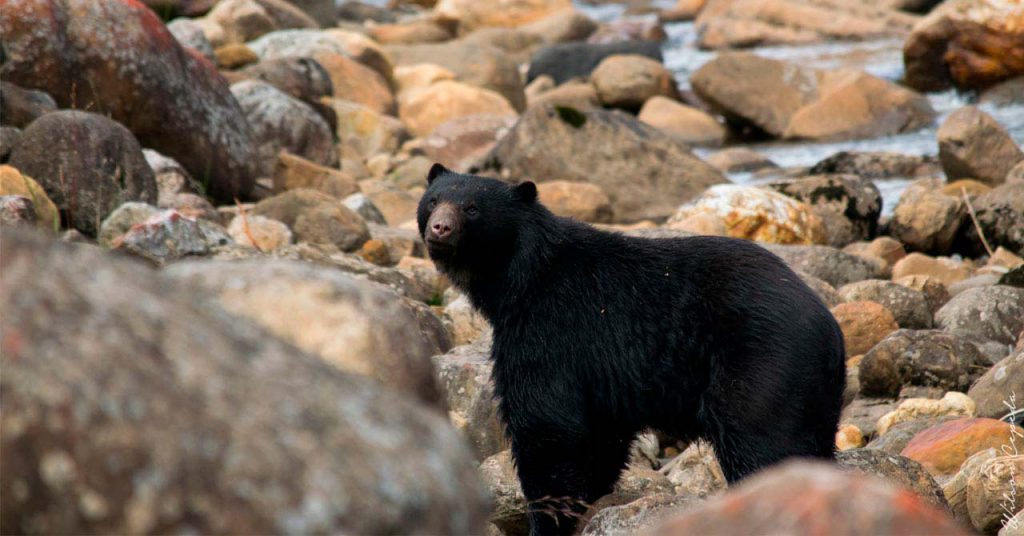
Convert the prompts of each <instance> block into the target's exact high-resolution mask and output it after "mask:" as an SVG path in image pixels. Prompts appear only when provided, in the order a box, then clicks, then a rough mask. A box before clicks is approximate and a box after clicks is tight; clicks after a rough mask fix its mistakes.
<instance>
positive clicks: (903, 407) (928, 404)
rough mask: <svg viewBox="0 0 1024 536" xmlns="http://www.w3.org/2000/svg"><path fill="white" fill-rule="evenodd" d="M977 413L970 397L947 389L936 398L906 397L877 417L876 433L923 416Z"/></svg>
mask: <svg viewBox="0 0 1024 536" xmlns="http://www.w3.org/2000/svg"><path fill="white" fill-rule="evenodd" d="M976 413H977V405H975V403H974V401H973V400H971V397H969V396H967V395H965V394H963V393H958V392H956V391H949V392H948V393H946V394H945V396H943V397H942V398H940V399H938V400H934V399H930V398H908V399H906V400H904V401H903V402H900V405H899V406H897V407H896V409H895V410H893V411H890V412H889V413H886V414H885V415H882V417H881V418H880V419H878V425H877V427H878V435H884V434H885V432H886V431H888V430H889V428H891V427H892V426H893V425H895V424H899V423H901V422H906V421H911V420H914V419H920V418H923V417H943V416H946V415H953V416H965V417H973V416H975V414H976Z"/></svg>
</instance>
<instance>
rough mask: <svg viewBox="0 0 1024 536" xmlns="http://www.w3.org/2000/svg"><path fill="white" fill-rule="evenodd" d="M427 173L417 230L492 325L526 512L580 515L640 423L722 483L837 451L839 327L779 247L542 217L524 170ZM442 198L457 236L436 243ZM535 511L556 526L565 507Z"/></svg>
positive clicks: (536, 526)
mask: <svg viewBox="0 0 1024 536" xmlns="http://www.w3.org/2000/svg"><path fill="white" fill-rule="evenodd" d="M438 171H439V172H440V173H434V174H433V175H435V176H434V179H433V180H432V181H431V184H430V186H429V188H428V189H427V191H426V193H425V194H424V196H423V199H422V200H421V202H420V206H419V213H418V221H419V227H420V233H421V235H422V236H423V237H424V238H425V239H426V240H427V242H428V249H429V251H430V255H431V258H433V259H434V261H435V263H436V265H437V266H438V268H439V269H440V270H441V271H442V272H443V273H445V274H447V275H448V276H449V278H450V279H451V280H452V281H453V283H454V284H455V285H456V286H457V287H458V288H459V289H461V290H462V291H463V292H466V293H467V294H468V295H469V297H470V299H471V300H472V302H473V304H474V305H475V306H476V307H477V308H478V309H479V310H480V311H481V312H482V313H483V314H484V315H485V316H486V317H487V318H488V319H489V320H490V322H491V324H492V325H493V326H494V348H493V353H492V357H493V360H494V373H493V374H494V383H495V386H496V392H497V394H498V396H499V397H500V400H499V407H500V410H501V415H502V417H503V419H504V422H505V424H506V427H507V432H508V434H509V436H510V438H511V442H512V453H513V456H514V457H515V460H516V464H517V468H518V474H519V478H520V481H521V482H522V486H523V492H524V493H525V495H526V498H527V499H528V500H529V501H531V505H532V510H545V505H550V504H551V502H550V500H555V501H557V500H560V499H563V498H569V499H570V500H569V502H568V503H567V504H568V507H569V508H570V509H571V510H572V511H573V512H576V513H579V512H582V511H583V509H584V507H585V506H584V503H591V502H593V501H595V500H597V499H598V498H599V497H601V496H602V495H604V494H606V493H608V492H610V491H611V490H612V487H613V486H614V484H615V482H616V481H617V479H618V477H619V474H620V472H621V471H622V469H623V468H624V466H625V463H626V457H627V451H628V449H629V445H630V442H631V440H632V439H633V438H634V436H635V435H636V434H637V432H639V431H640V430H642V429H644V428H645V427H651V428H655V429H659V430H662V431H664V432H665V433H667V434H669V435H672V436H675V437H678V438H680V439H695V438H698V437H700V438H706V439H707V440H709V441H710V442H711V443H712V444H713V445H714V447H715V452H716V453H717V455H718V459H719V461H720V462H721V465H722V470H723V471H724V473H725V476H726V478H727V479H728V480H729V481H730V482H735V481H736V480H738V479H740V478H742V477H744V476H745V475H748V474H750V473H751V472H753V471H756V470H758V469H760V468H762V467H764V466H766V465H768V464H772V463H774V462H777V461H779V460H781V459H783V458H785V457H790V456H809V457H821V458H831V457H832V455H833V445H834V441H835V433H836V428H837V425H838V420H839V412H840V405H841V399H842V392H843V387H844V383H845V367H844V363H843V359H844V351H843V340H842V334H841V332H840V330H839V327H838V326H837V324H836V322H835V320H834V319H833V317H832V315H831V314H830V313H829V311H828V309H827V308H826V307H825V306H824V304H822V302H821V301H820V300H819V298H818V297H817V296H816V295H815V294H814V292H813V291H811V289H809V288H808V287H807V286H806V285H805V284H804V283H803V282H802V281H801V280H800V278H799V277H798V276H797V275H796V274H795V273H793V271H792V270H790V269H789V268H788V267H787V266H786V265H785V264H783V262H782V261H781V260H780V259H779V258H778V257H776V256H775V255H773V254H771V253H769V252H768V251H767V250H765V249H763V248H761V247H760V246H757V245H756V244H753V243H751V242H747V241H743V240H736V239H729V238H718V237H693V238H678V239H644V238H635V237H628V236H625V235H621V234H615V233H609V232H602V231H599V230H597V229H595V228H593V227H590V226H588V225H585V224H582V223H578V222H576V221H573V220H570V219H566V218H560V217H557V216H554V215H553V214H551V213H550V212H549V211H548V210H547V209H545V208H544V207H543V206H542V205H541V204H540V203H539V202H537V201H536V199H535V196H536V189H535V188H534V187H533V184H532V183H524V184H522V185H519V186H510V185H508V184H506V183H503V182H501V181H497V180H493V179H485V178H480V177H473V176H469V175H459V174H455V173H452V172H449V171H448V170H443V169H442V170H438ZM530 191H532V192H534V193H533V194H532V195H530V194H529V192H530ZM524 193H525V194H526V195H524ZM442 205H444V206H445V207H446V209H445V210H444V211H437V212H438V213H439V214H441V213H442V212H443V213H444V214H446V215H447V216H444V217H446V218H451V217H452V216H451V215H452V214H458V216H455V217H456V219H458V220H459V221H457V222H455V225H456V227H457V229H458V231H457V233H455V235H454V236H453V238H451V239H450V240H449V241H448V242H446V243H441V242H433V243H432V242H431V235H430V230H429V228H428V221H429V220H430V218H431V213H432V211H435V207H438V206H442ZM453 207H454V210H452V209H453ZM469 207H472V208H469ZM445 221H448V220H445ZM530 523H531V528H532V532H533V533H535V534H537V533H541V534H548V533H567V532H571V531H572V530H573V528H574V525H575V518H574V515H571V514H570V515H556V516H552V515H549V514H547V513H545V512H543V511H534V512H533V513H531V515H530Z"/></svg>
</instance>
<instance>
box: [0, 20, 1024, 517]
mask: <svg viewBox="0 0 1024 536" xmlns="http://www.w3.org/2000/svg"><path fill="white" fill-rule="evenodd" d="M1022 32H1024V6H1021V4H1019V3H1017V2H1004V1H999V0H945V1H941V2H939V1H934V0H871V1H865V2H858V3H851V2H841V1H838V0H756V1H754V0H705V1H701V0H697V1H694V0H680V1H678V2H665V1H659V0H650V1H647V0H635V1H629V2H593V3H576V4H574V3H572V2H570V1H569V0H511V1H502V2H497V1H491V0H486V1H481V0H437V1H432V0H417V1H409V2H405V1H393V2H390V3H387V5H382V3H381V2H372V3H359V2H342V3H338V4H337V5H336V4H335V2H334V1H333V0H293V1H286V0H219V1H217V0H147V1H145V2H136V1H134V0H110V1H106V2H93V1H88V0H71V1H64V2H56V1H52V0H26V1H22V2H17V3H14V4H11V5H10V6H7V7H6V8H5V9H2V10H0V41H2V43H0V44H2V49H3V55H2V56H0V59H2V64H0V224H2V227H0V310H2V311H3V312H4V314H2V315H0V364H2V372H3V373H2V375H0V386H2V387H0V405H2V406H3V408H4V412H3V413H4V415H3V419H2V429H0V449H2V452H3V455H2V456H0V531H2V532H4V533H39V532H46V533H79V532H113V533H139V532H200V533H228V532H230V533H303V534H304V533H311V532H344V533H355V534H376V533H399V534H406V533H410V534H411V533H424V534H484V533H487V534H493V535H498V534H506V535H513V534H521V533H524V532H525V530H526V529H527V527H526V524H525V523H526V517H525V513H526V509H527V505H526V504H525V502H524V500H523V497H522V493H521V492H520V491H519V489H518V482H517V479H516V477H515V473H514V470H513V467H512V464H511V457H510V455H509V451H508V445H507V444H506V441H505V439H504V437H503V434H502V429H501V425H500V423H499V421H498V419H497V415H496V412H495V404H494V400H493V387H492V385H491V382H490V363H489V361H488V350H489V345H490V341H489V327H488V326H487V323H486V321H485V320H484V319H483V318H482V317H481V316H480V315H479V313H477V312H476V311H474V310H473V308H472V307H471V305H470V304H469V302H468V300H467V299H466V297H465V296H461V295H460V294H459V293H458V292H456V291H455V290H454V289H452V288H450V284H449V283H448V281H446V280H445V278H444V277H443V276H441V275H440V274H438V273H437V271H436V270H435V269H434V267H433V265H432V263H431V262H430V261H429V260H428V259H427V258H426V256H425V251H424V248H423V245H422V243H421V240H420V237H419V236H418V234H417V228H416V224H415V221H414V216H415V210H416V205H417V203H418V200H419V197H420V195H421V194H422V192H423V189H424V177H425V176H426V172H427V170H428V169H429V168H430V166H431V165H432V164H433V163H434V162H441V163H443V164H445V165H446V166H448V167H450V168H452V169H455V170H458V171H471V172H474V173H478V174H483V175H489V176H494V177H498V178H502V179H506V180H510V181H518V180H525V179H529V180H533V181H536V182H537V183H538V191H539V196H540V199H541V201H542V202H543V203H544V204H545V205H547V206H548V207H549V208H551V209H552V210H553V211H555V212H557V213H559V214H563V215H566V216H571V217H574V218H577V219H580V220H583V221H587V222H590V223H593V224H595V225H599V226H602V227H604V228H607V229H610V230H615V231H618V232H626V233H631V234H637V235H641V236H685V235H689V234H714V235H723V236H733V237H737V238H743V239H749V240H755V241H758V242H759V243H761V244H763V245H765V246H766V247H768V248H769V249H770V250H771V251H773V252H775V253H776V254H778V255H779V256H780V257H782V258H783V259H784V260H785V261H786V262H787V263H788V264H790V265H791V266H792V267H793V268H794V269H796V270H797V271H798V273H799V274H800V275H801V277H803V278H804V279H805V281H806V282H807V283H808V284H809V285H810V286H811V287H812V288H813V289H814V290H815V291H816V292H817V293H818V294H819V296H820V297H821V298H822V300H823V301H824V302H825V303H826V304H827V305H828V306H829V307H830V309H831V310H832V312H833V314H834V316H835V317H836V319H837V320H838V322H839V324H840V326H841V327H842V329H843V333H844V336H845V340H846V346H847V353H848V355H847V376H848V388H847V392H846V394H845V403H846V404H845V409H844V413H843V418H842V427H841V430H840V431H839V434H838V435H837V437H836V444H837V448H838V450H839V451H840V453H839V456H838V457H839V463H838V464H837V465H824V464H809V463H804V462H790V463H787V464H783V465H780V466H779V467H776V468H772V469H770V470H766V471H764V472H763V473H762V474H759V475H756V476H755V477H753V478H751V479H750V480H749V481H747V482H744V483H742V484H741V485H738V486H736V487H735V489H726V485H725V482H724V479H723V477H722V474H721V471H720V469H719V468H718V466H717V462H715V458H714V456H713V452H712V451H711V447H710V446H708V445H706V444H703V443H697V444H684V443H680V442H678V441H676V440H675V439H673V438H670V437H667V436H664V435H661V434H657V433H653V432H652V433H647V434H644V435H642V436H641V437H640V438H639V439H638V440H637V442H636V444H635V445H634V447H633V452H632V455H631V463H630V466H629V468H628V470H627V471H626V472H625V473H624V475H623V478H622V480H621V482H620V484H619V486H618V487H617V489H616V491H615V492H614V493H613V494H611V495H609V496H606V497H605V498H603V499H601V500H600V501H598V502H597V503H596V504H594V505H592V507H591V508H590V511H589V512H588V513H587V514H586V516H585V520H584V521H583V522H582V523H581V524H580V526H581V527H582V531H583V533H585V534H633V533H637V532H654V533H657V534H694V533H748V532H752V531H767V532H778V533H787V534H790V533H792V534H805V533H812V532H815V533H816V532H827V533H829V534H865V533H871V534H876V533H906V532H927V533H929V534H965V533H971V532H980V533H986V534H997V533H998V534H1000V535H1001V536H1006V535H1013V534H1019V533H1020V531H1021V530H1022V527H1024V519H1022V516H1024V514H1022V513H1021V509H1022V508H1024V493H1020V492H1019V491H1018V492H1017V493H1013V490H1020V489H1024V455H1022V454H1021V453H1020V450H1021V449H1022V448H1024V428H1021V426H1020V425H1021V423H1022V422H1024V418H1022V416H1021V415H1022V414H1021V412H1020V407H1022V406H1024V401H1022V400H1021V397H1024V151H1022V149H1021V141H1022V140H1024V59H1022V58H1021V56H1020V52H1021V51H1022V50H1024V33H1022ZM893 58H895V59H893ZM908 140H910V141H908ZM1014 515H1015V516H1016V517H1015V518H1014V520H1015V521H1011V520H1010V518H1011V517H1013V516H1014Z"/></svg>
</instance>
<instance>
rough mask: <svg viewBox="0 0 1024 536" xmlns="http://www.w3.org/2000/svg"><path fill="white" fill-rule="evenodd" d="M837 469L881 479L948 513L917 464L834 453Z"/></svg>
mask: <svg viewBox="0 0 1024 536" xmlns="http://www.w3.org/2000/svg"><path fill="white" fill-rule="evenodd" d="M836 461H837V462H838V463H839V465H840V466H841V467H846V468H848V469H855V470H857V471H860V472H862V473H867V474H869V475H875V476H877V477H881V478H883V479H885V480H888V481H889V482H891V483H893V484H896V485H897V486H900V487H904V488H907V489H910V490H912V491H913V492H914V493H916V494H917V495H918V496H919V497H921V498H922V499H924V500H926V501H928V502H929V503H931V504H932V505H934V506H937V507H938V508H941V509H943V510H946V511H948V510H949V504H948V503H947V502H946V497H945V496H944V495H943V494H942V488H940V487H939V485H938V484H937V483H936V482H935V479H934V478H932V475H930V474H929V473H928V471H925V470H924V467H921V464H919V463H917V462H915V461H914V460H911V459H910V458H906V457H904V456H900V455H898V454H889V453H887V452H883V451H880V450H875V449H866V448H861V449H850V450H844V451H842V452H837V453H836Z"/></svg>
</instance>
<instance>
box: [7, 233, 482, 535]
mask: <svg viewBox="0 0 1024 536" xmlns="http://www.w3.org/2000/svg"><path fill="white" fill-rule="evenodd" d="M3 235H4V239H3V242H2V244H0V258H2V259H3V261H2V263H3V270H2V277H0V308H2V310H3V311H4V314H3V315H2V316H0V331H2V332H3V334H4V336H3V342H2V354H3V375H2V376H0V404H2V405H3V408H4V418H3V421H2V423H0V448H2V450H3V453H4V455H3V457H2V459H0V497H2V499H0V531H2V532H3V533H28V532H38V533H64V534H72V533H74V534H84V533H112V534H129V533H150V532H160V533H238V534H241V533H249V534H254V533H262V534H269V533H277V534H310V533H347V534H380V533H392V534H396V533H400V534H456V533H458V534H465V533H475V534H480V533H482V532H483V531H484V526H485V523H486V516H487V513H486V512H487V497H486V492H485V489H484V488H483V486H482V484H481V482H480V479H479V477H478V475H477V471H476V466H475V463H474V461H473V457H472V454H471V453H470V451H469V449H468V448H467V447H466V445H465V444H464V443H463V441H462V440H461V439H460V438H459V436H458V434H457V433H456V432H455V430H453V429H452V428H451V426H450V425H449V424H448V423H447V422H446V419H445V417H444V416H443V415H441V414H440V413H439V412H437V411H436V410H430V409H425V408H423V407H421V405H420V404H419V403H417V402H414V401H412V400H410V399H409V398H408V397H406V396H403V395H402V394H400V393H399V392H397V391H393V390H391V389H387V388H384V387H381V386H379V385H377V384H376V383H375V382H372V381H369V380H366V379H363V378H360V377H358V376H354V375H350V374H346V373H344V372H341V371H339V370H337V369H336V368H334V367H332V366H330V365H328V364H326V363H324V362H323V361H321V360H320V359H319V358H317V357H314V356H311V355H309V354H307V353H304V352H303V351H301V350H299V349H297V348H295V347H294V346H291V345H289V344H287V343H284V342H282V341H280V340H278V339H276V338H274V337H273V336H271V335H269V334H268V333H267V332H265V331H263V330H262V329H260V328H258V327H256V326H255V325H253V324H252V323H250V322H248V321H246V320H244V319H241V318H238V317H234V316H232V315H230V314H228V313H226V312H225V311H224V310H223V309H222V308H221V307H219V306H217V305H215V304H214V303H212V302H211V301H210V300H208V299H206V298H205V297H204V296H203V294H202V293H200V292H195V291H192V290H190V289H188V288H187V287H186V286H184V285H181V284H179V283H177V282H175V281H173V280H171V279H169V278H166V277H164V276H162V275H160V274H159V273H156V272H154V271H152V270H150V269H147V268H146V267H144V266H142V265H140V264H136V263H134V262H130V261H127V260H123V259H116V258H113V257H110V256H108V255H107V254H104V253H102V252H101V250H99V249H97V248H93V247H88V246H82V245H70V244H61V243H55V242H50V241H47V240H44V239H42V238H40V237H39V236H37V235H29V234H25V233H23V232H21V231H17V230H15V229H12V228H5V229H3Z"/></svg>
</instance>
